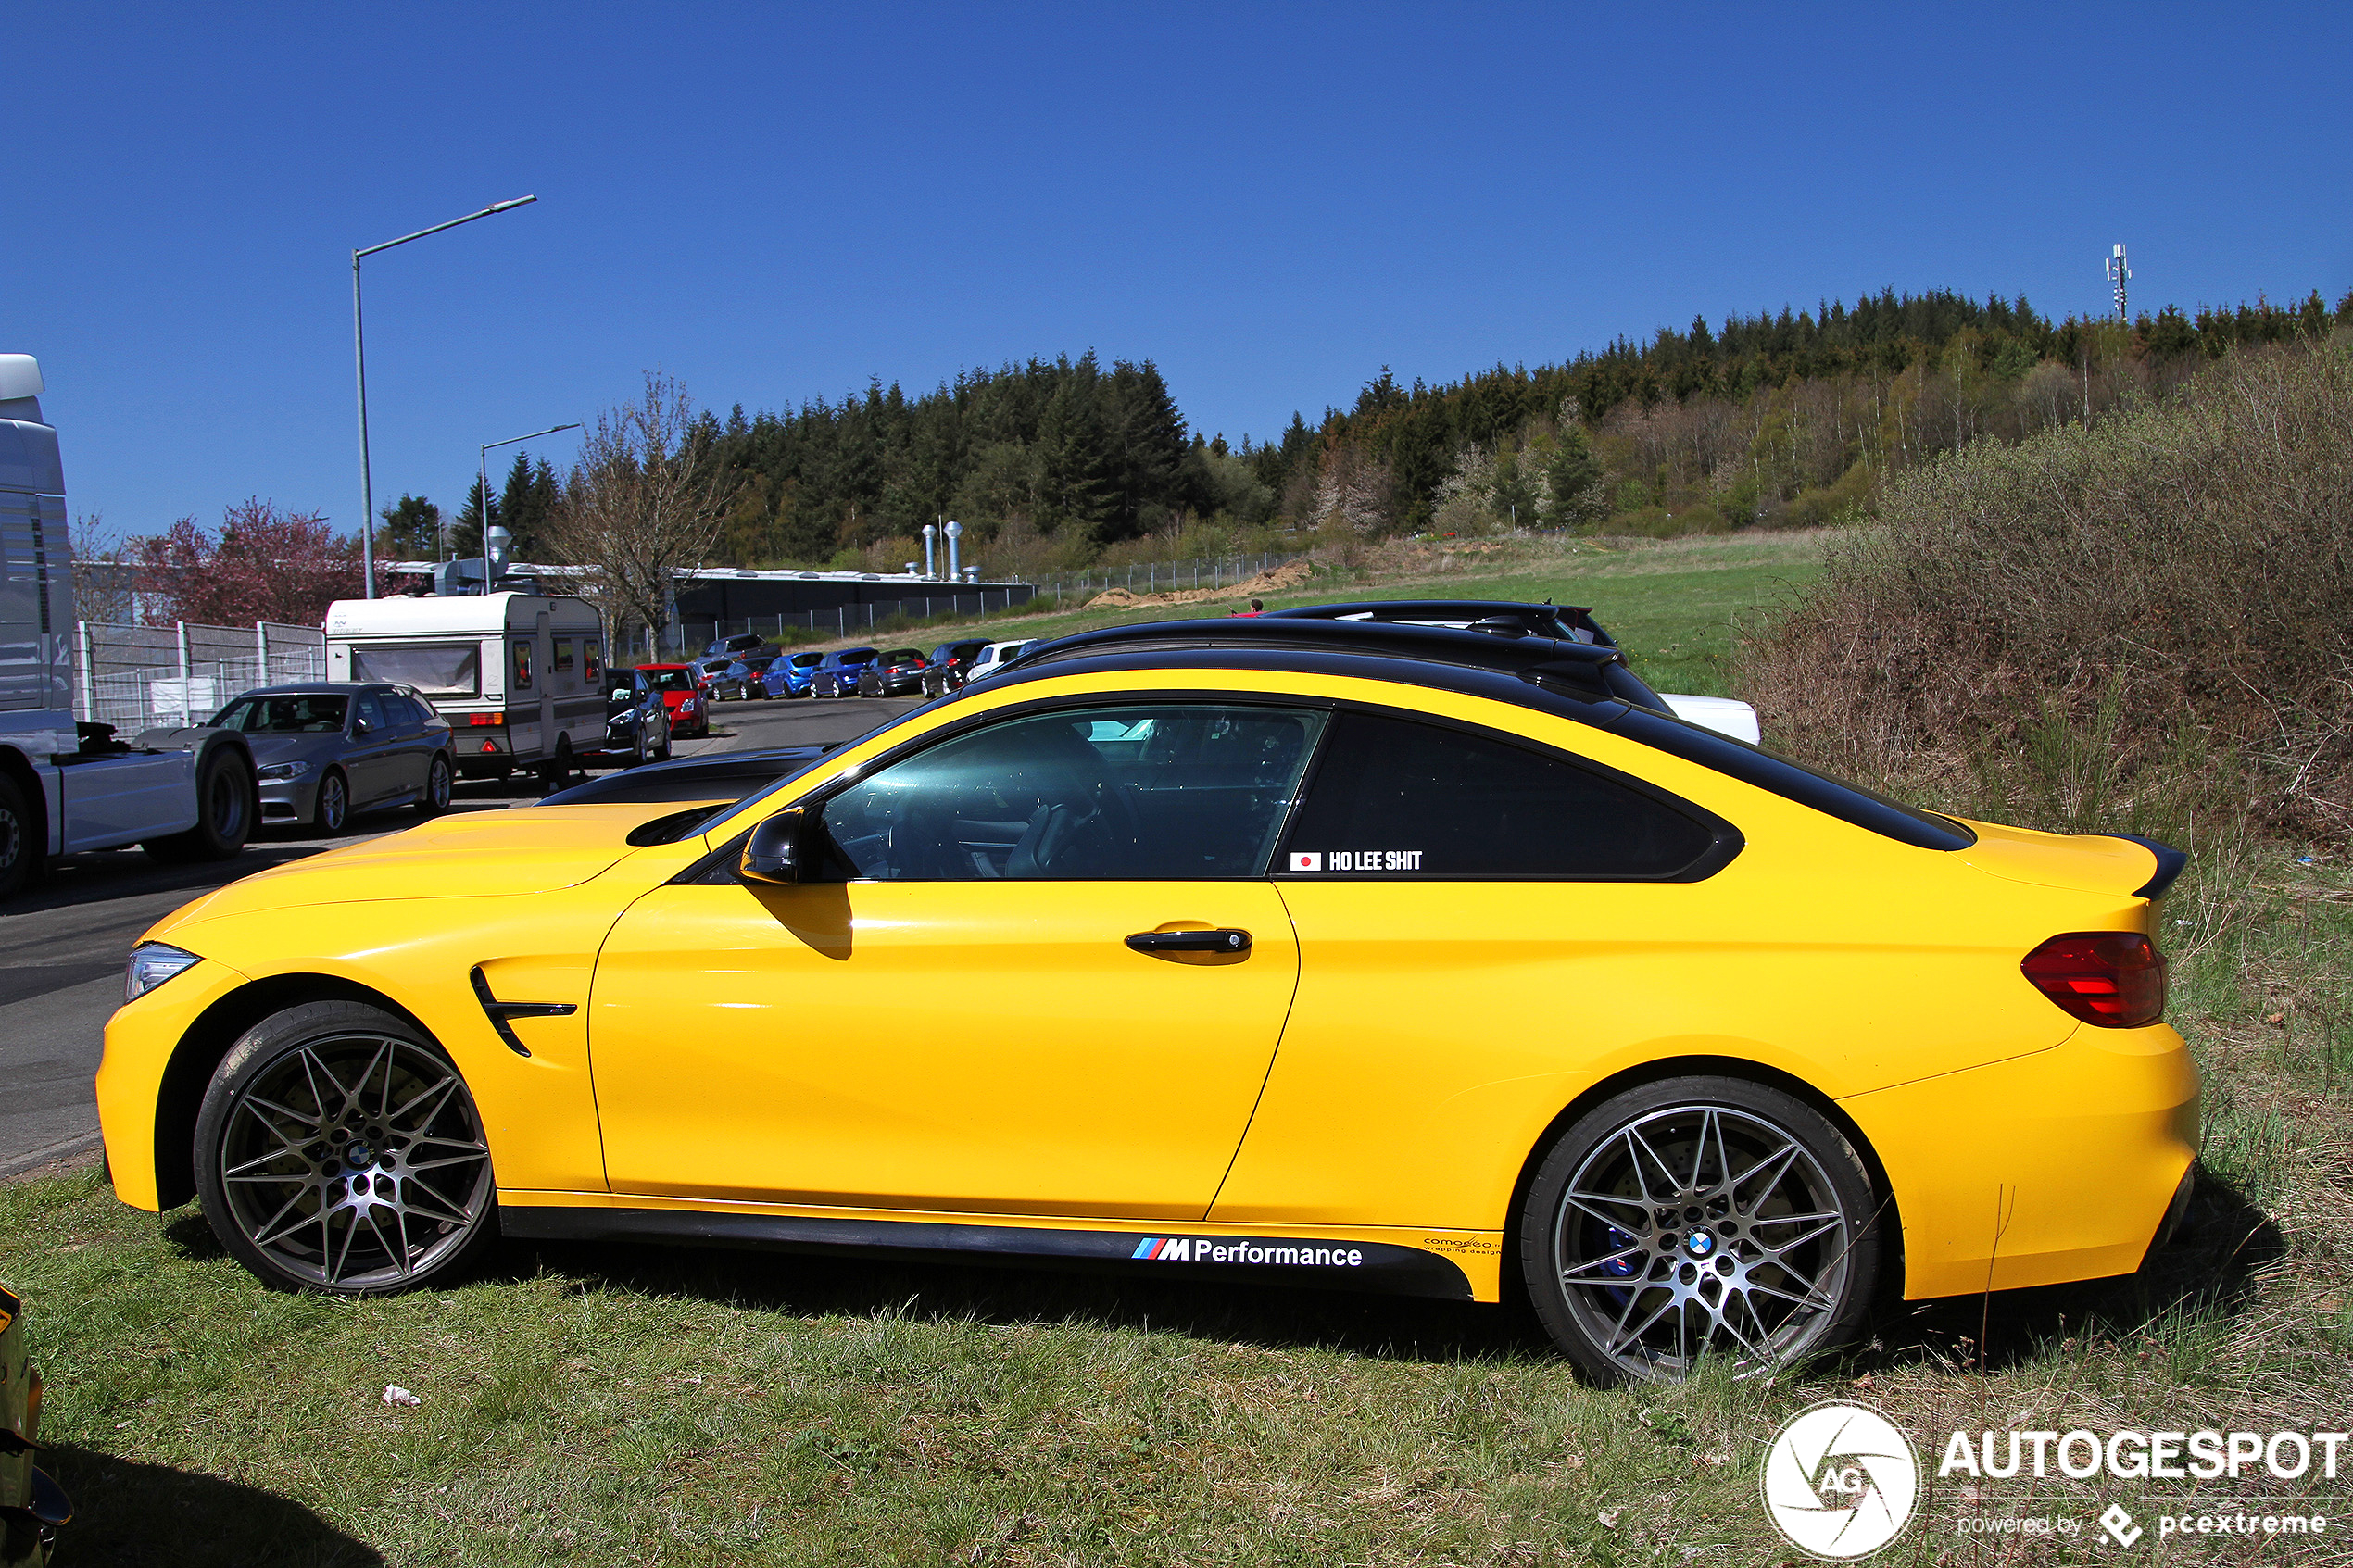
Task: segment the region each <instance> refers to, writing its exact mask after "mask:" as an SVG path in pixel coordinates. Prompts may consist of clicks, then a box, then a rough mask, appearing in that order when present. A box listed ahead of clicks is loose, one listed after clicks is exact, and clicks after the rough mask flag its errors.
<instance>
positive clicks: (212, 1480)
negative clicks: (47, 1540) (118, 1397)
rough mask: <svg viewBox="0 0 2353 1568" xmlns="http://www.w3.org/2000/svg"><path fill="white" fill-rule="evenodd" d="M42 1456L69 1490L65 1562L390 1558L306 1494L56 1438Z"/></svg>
mask: <svg viewBox="0 0 2353 1568" xmlns="http://www.w3.org/2000/svg"><path fill="white" fill-rule="evenodd" d="M41 1466H42V1468H43V1469H44V1470H46V1471H48V1472H49V1473H50V1474H53V1475H55V1476H56V1477H57V1482H58V1484H59V1485H60V1486H64V1487H65V1489H66V1495H67V1496H69V1497H70V1498H71V1499H73V1500H74V1504H75V1509H76V1512H75V1514H74V1517H73V1520H72V1522H71V1523H69V1524H67V1525H66V1526H65V1527H64V1528H63V1529H61V1530H59V1531H58V1532H57V1556H58V1561H59V1562H105V1563H111V1564H115V1565H117V1568H144V1565H145V1564H150V1563H152V1564H156V1565H157V1568H163V1565H164V1564H169V1565H170V1568H209V1565H212V1564H219V1565H220V1568H269V1565H271V1564H277V1563H283V1564H286V1565H288V1568H368V1565H370V1564H376V1563H381V1562H384V1558H383V1557H382V1556H381V1555H380V1554H379V1553H377V1552H376V1551H375V1550H374V1549H371V1548H370V1547H368V1546H365V1545H363V1544H361V1543H360V1542H359V1541H357V1540H354V1539H353V1538H352V1537H349V1536H346V1535H345V1534H344V1533H343V1532H342V1531H341V1530H339V1529H337V1528H335V1527H334V1526H333V1524H328V1523H327V1522H326V1521H325V1520H324V1519H321V1518H320V1517H319V1516H318V1515H317V1514H315V1513H313V1512H310V1510H308V1509H307V1508H305V1507H303V1506H302V1505H301V1504H300V1503H298V1502H295V1501H292V1500H290V1499H286V1498H282V1497H279V1496H278V1495H277V1494H276V1493H274V1492H270V1491H265V1490H263V1489H262V1488H260V1487H258V1486H245V1485H243V1484H241V1483H239V1482H235V1481H229V1480H224V1479H222V1478H221V1477H220V1476H218V1475H207V1474H202V1473H200V1472H196V1471H188V1470H174V1469H172V1468H171V1467H170V1466H169V1465H161V1464H143V1463H141V1462H139V1461H136V1460H130V1459H123V1458H121V1457H120V1456H118V1455H114V1454H106V1453H100V1452H97V1451H96V1450H95V1449H84V1448H77V1447H75V1446H73V1445H71V1444H59V1445H57V1446H56V1447H53V1448H51V1449H48V1450H47V1452H46V1453H44V1455H43V1456H42V1461H41Z"/></svg>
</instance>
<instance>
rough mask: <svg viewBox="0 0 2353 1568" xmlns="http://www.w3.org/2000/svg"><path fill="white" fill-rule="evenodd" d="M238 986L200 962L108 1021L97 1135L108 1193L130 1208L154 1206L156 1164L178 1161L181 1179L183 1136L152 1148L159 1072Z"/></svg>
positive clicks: (235, 978) (231, 974)
mask: <svg viewBox="0 0 2353 1568" xmlns="http://www.w3.org/2000/svg"><path fill="white" fill-rule="evenodd" d="M240 985H245V975H243V974H241V973H239V972H237V971H235V970H233V969H231V968H230V967H229V966H228V965H227V964H224V963H220V962H217V961H215V960H211V959H207V960H204V961H202V962H201V963H195V964H191V965H190V966H189V967H188V968H186V969H184V970H182V972H180V973H178V974H175V975H173V976H172V977H171V978H170V980H167V981H165V982H164V983H163V984H162V985H158V986H157V987H156V988H155V989H154V990H152V991H149V992H148V993H147V994H146V995H145V996H144V997H137V998H135V999H134V1000H132V1001H128V1002H125V1003H123V1004H122V1006H120V1007H119V1008H117V1009H115V1011H114V1016H113V1017H112V1018H109V1019H107V1045H106V1054H105V1055H104V1056H102V1057H101V1058H100V1059H99V1061H98V1079H97V1090H98V1131H99V1134H100V1135H101V1136H102V1137H104V1138H105V1140H106V1146H107V1174H108V1175H109V1177H110V1178H111V1179H112V1181H113V1182H114V1195H115V1196H116V1197H117V1198H120V1199H121V1200H122V1201H123V1202H125V1203H128V1204H129V1205H131V1207H132V1208H133V1209H145V1210H149V1211H150V1212H152V1211H154V1210H156V1209H157V1208H158V1207H159V1206H160V1205H159V1199H158V1193H159V1191H160V1189H161V1185H162V1184H160V1183H159V1182H158V1181H157V1160H159V1159H165V1160H177V1161H178V1162H179V1172H180V1175H181V1177H182V1181H184V1179H185V1177H186V1173H187V1168H188V1167H187V1161H188V1146H187V1143H186V1141H185V1140H184V1139H182V1140H180V1141H179V1142H178V1143H177V1144H176V1146H175V1147H174V1148H169V1149H166V1148H158V1147H157V1136H156V1113H157V1107H158V1103H159V1100H160V1098H161V1096H162V1093H163V1075H164V1069H165V1068H166V1067H167V1066H168V1065H170V1061H171V1054H172V1052H173V1051H175V1050H177V1049H178V1048H179V1046H180V1042H181V1040H182V1038H183V1037H185V1036H186V1035H187V1033H188V1031H189V1029H190V1028H191V1027H192V1026H193V1025H194V1024H195V1022H196V1020H197V1019H199V1018H201V1017H203V1016H204V1012H205V1010H206V1009H207V1008H209V1007H210V1006H212V1004H213V1003H215V1002H217V1001H219V1000H220V998H221V997H225V996H227V995H228V994H229V993H230V992H232V991H234V990H235V989H237V987H239V986H240Z"/></svg>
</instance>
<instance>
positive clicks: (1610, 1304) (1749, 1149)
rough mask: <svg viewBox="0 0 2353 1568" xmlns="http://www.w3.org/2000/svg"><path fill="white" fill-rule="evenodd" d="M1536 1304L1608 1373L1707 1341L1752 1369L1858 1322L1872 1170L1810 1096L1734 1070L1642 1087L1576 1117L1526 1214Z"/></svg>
mask: <svg viewBox="0 0 2353 1568" xmlns="http://www.w3.org/2000/svg"><path fill="white" fill-rule="evenodd" d="M1519 1223H1520V1258H1521V1265H1522V1270H1523V1273H1524V1274H1525V1277H1526V1281H1527V1285H1528V1290H1529V1298H1530V1299H1531V1300H1532V1301H1533V1302H1534V1304H1535V1308H1536V1313H1537V1316H1538V1317H1539V1318H1541V1320H1542V1322H1543V1323H1544V1326H1545V1328H1546V1329H1547V1330H1549V1331H1550V1332H1551V1334H1552V1336H1553V1338H1554V1341H1555V1342H1557V1343H1558V1344H1559V1346H1560V1348H1562V1349H1563V1350H1564V1351H1565V1352H1567V1355H1568V1356H1569V1358H1570V1359H1571V1360H1573V1361H1576V1362H1577V1363H1578V1365H1579V1367H1581V1368H1583V1369H1584V1371H1585V1372H1586V1373H1587V1374H1590V1375H1592V1377H1594V1378H1596V1379H1599V1380H1601V1381H1604V1382H1610V1383H1617V1382H1626V1381H1635V1380H1642V1381H1653V1382H1676V1381H1680V1380H1681V1379H1683V1378H1685V1377H1687V1376H1689V1375H1690V1374H1691V1373H1692V1370H1693V1369H1694V1368H1695V1367H1696V1366H1697V1365H1698V1364H1699V1362H1700V1360H1701V1358H1702V1357H1704V1356H1705V1357H1716V1358H1722V1359H1725V1360H1728V1361H1730V1365H1731V1368H1732V1371H1733V1373H1734V1374H1736V1375H1747V1374H1755V1373H1760V1372H1764V1371H1766V1370H1768V1369H1770V1368H1773V1367H1776V1366H1780V1365H1784V1364H1787V1363H1789V1362H1792V1361H1800V1360H1803V1359H1804V1358H1806V1357H1808V1356H1813V1355H1817V1354H1818V1353H1820V1352H1822V1351H1825V1350H1829V1349H1831V1348H1835V1347H1837V1346H1839V1345H1842V1344H1844V1343H1845V1342H1847V1341H1848V1340H1850V1339H1852V1338H1853V1337H1855V1336H1856V1334H1857V1332H1858V1331H1859V1330H1860V1329H1861V1327H1862V1325H1863V1323H1864V1321H1865V1318H1866V1316H1867V1315H1868V1313H1869V1308H1870V1303H1871V1298H1872V1293H1873V1291H1874V1290H1875V1289H1876V1287H1877V1285H1878V1278H1879V1268H1880V1261H1881V1258H1882V1257H1883V1256H1884V1255H1885V1252H1886V1246H1885V1236H1886V1230H1887V1226H1886V1223H1882V1216H1881V1213H1880V1212H1879V1206H1878V1204H1877V1201H1876V1199H1875V1197H1874V1192H1873V1187H1872V1184H1871V1180H1870V1176H1869V1172H1868V1171H1867V1170H1866V1169H1865V1167H1864V1164H1863V1161H1862V1159H1861V1157H1860V1156H1859V1155H1858V1154H1856V1150H1855V1148H1854V1146H1853V1145H1852V1144H1851V1143H1850V1142H1849V1141H1848V1140H1847V1138H1846V1136H1845V1135H1843V1133H1841V1132H1840V1131H1839V1129H1838V1128H1837V1127H1835V1126H1833V1125H1832V1124H1831V1123H1830V1121H1829V1120H1828V1119H1827V1118H1825V1117H1824V1116H1823V1115H1822V1114H1821V1113H1820V1112H1818V1111H1817V1110H1814V1109H1813V1108H1812V1107H1811V1106H1809V1105H1807V1104H1806V1103H1805V1102H1804V1101H1802V1100H1800V1099H1798V1098H1795V1097H1794V1096H1792V1095H1788V1094H1784V1093H1782V1092H1781V1091H1780V1090H1778V1089H1773V1088H1768V1087H1766V1086H1765V1085H1759V1084H1752V1083H1749V1082H1746V1081H1745V1080H1743V1079H1737V1078H1718V1077H1690V1078H1670V1079H1664V1080H1661V1081H1659V1082H1657V1083H1653V1084H1645V1085H1640V1086H1638V1087H1636V1088H1633V1089H1629V1090H1628V1091H1626V1092H1625V1093H1623V1094H1619V1095H1617V1096H1614V1097H1613V1098H1610V1099H1608V1100H1606V1101H1604V1102H1603V1103H1602V1104H1600V1105H1598V1106H1596V1107H1594V1108H1593V1109H1592V1110H1591V1111H1589V1112H1587V1113H1586V1114H1585V1115H1584V1116H1582V1117H1580V1118H1579V1119H1578V1121H1577V1123H1576V1124H1575V1125H1573V1126H1571V1127H1570V1128H1569V1129H1568V1131H1567V1133H1565V1134H1563V1135H1561V1137H1560V1139H1559V1141H1558V1142H1556V1143H1555V1144H1554V1146H1553V1148H1551V1150H1550V1151H1549V1152H1548V1153H1547V1154H1546V1155H1545V1157H1544V1160H1543V1163H1542V1164H1541V1166H1540V1167H1539V1168H1538V1171H1537V1174H1536V1179H1535V1181H1534V1182H1533V1183H1532V1184H1531V1185H1530V1186H1529V1195H1528V1201H1527V1204H1526V1207H1525V1208H1523V1209H1522V1210H1521V1212H1520V1216H1519Z"/></svg>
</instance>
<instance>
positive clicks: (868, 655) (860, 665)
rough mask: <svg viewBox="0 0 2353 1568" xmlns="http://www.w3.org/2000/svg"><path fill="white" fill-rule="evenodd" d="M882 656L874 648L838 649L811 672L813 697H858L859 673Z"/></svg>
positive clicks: (810, 691) (810, 688) (810, 682)
mask: <svg viewBox="0 0 2353 1568" xmlns="http://www.w3.org/2000/svg"><path fill="white" fill-rule="evenodd" d="M881 657H882V655H881V654H880V653H879V652H878V651H876V650H875V649H874V648H836V649H834V651H833V652H831V653H829V654H827V655H825V657H824V660H823V661H822V662H821V663H819V664H818V666H817V668H816V669H815V670H813V671H811V672H810V676H809V695H810V696H857V695H858V671H861V670H863V669H864V668H866V666H868V665H869V664H872V663H873V662H874V661H875V659H880V658H881Z"/></svg>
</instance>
